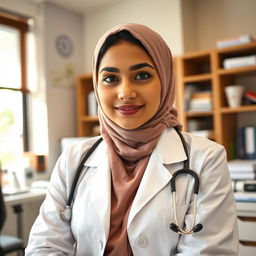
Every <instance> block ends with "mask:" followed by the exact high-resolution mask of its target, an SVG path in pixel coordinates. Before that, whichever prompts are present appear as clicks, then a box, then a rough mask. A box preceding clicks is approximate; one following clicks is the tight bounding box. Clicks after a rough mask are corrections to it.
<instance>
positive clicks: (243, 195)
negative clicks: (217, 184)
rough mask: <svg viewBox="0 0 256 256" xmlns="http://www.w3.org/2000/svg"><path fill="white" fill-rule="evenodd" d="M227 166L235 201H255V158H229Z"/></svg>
mask: <svg viewBox="0 0 256 256" xmlns="http://www.w3.org/2000/svg"><path fill="white" fill-rule="evenodd" d="M228 168H229V171H230V175H231V178H232V180H233V181H232V187H233V191H234V195H235V199H236V201H238V202H239V201H240V202H248V201H249V202H251V201H252V202H256V160H238V159H236V160H231V161H229V162H228Z"/></svg>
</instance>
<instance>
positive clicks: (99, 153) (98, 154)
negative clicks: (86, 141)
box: [84, 140, 107, 167]
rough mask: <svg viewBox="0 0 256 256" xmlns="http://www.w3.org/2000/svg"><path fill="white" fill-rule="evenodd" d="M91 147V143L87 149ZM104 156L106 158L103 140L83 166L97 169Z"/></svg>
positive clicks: (105, 147)
mask: <svg viewBox="0 0 256 256" xmlns="http://www.w3.org/2000/svg"><path fill="white" fill-rule="evenodd" d="M95 142H96V140H95ZM92 145H93V143H92V144H91V146H89V147H92ZM106 156H107V145H106V143H105V141H104V140H103V141H102V142H101V143H100V144H99V145H98V146H97V147H96V149H95V150H94V151H93V152H92V154H91V155H90V157H89V158H88V159H87V160H86V161H85V163H84V165H85V166H88V167H97V166H99V165H100V163H101V162H102V160H103V159H105V157H106Z"/></svg>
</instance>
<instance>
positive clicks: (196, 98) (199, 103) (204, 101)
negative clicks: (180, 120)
mask: <svg viewBox="0 0 256 256" xmlns="http://www.w3.org/2000/svg"><path fill="white" fill-rule="evenodd" d="M211 109H212V92H211V91H209V90H198V88H197V86H196V85H188V86H187V87H186V91H185V110H187V111H210V110H211Z"/></svg>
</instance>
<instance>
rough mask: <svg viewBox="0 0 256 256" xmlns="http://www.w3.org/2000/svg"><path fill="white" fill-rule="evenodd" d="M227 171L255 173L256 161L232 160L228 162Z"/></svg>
mask: <svg viewBox="0 0 256 256" xmlns="http://www.w3.org/2000/svg"><path fill="white" fill-rule="evenodd" d="M228 169H229V170H230V171H231V172H236V171H238V172H240V171H256V160H242V159H234V160H230V161H228Z"/></svg>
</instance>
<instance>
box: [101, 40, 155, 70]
mask: <svg viewBox="0 0 256 256" xmlns="http://www.w3.org/2000/svg"><path fill="white" fill-rule="evenodd" d="M140 62H148V63H150V64H151V65H153V66H154V63H153V60H152V58H151V57H150V56H149V55H148V53H147V52H146V51H145V50H144V49H142V48H141V47H139V46H138V45H136V44H132V43H129V42H126V41H121V42H119V43H118V44H116V45H113V46H111V47H110V48H109V49H108V50H107V51H106V53H105V54H104V56H103V58H102V60H101V63H100V67H103V66H109V65H121V66H122V65H129V64H134V63H140Z"/></svg>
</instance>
